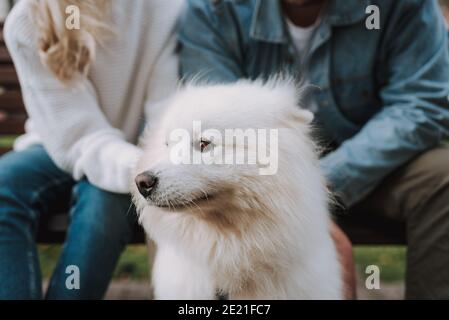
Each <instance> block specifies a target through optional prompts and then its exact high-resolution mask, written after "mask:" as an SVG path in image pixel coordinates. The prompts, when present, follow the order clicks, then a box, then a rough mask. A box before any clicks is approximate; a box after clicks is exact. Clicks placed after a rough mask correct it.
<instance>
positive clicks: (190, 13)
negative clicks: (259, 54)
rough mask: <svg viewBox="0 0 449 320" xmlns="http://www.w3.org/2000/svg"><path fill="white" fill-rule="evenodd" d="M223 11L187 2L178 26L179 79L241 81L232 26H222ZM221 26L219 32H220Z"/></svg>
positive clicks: (203, 3)
mask: <svg viewBox="0 0 449 320" xmlns="http://www.w3.org/2000/svg"><path fill="white" fill-rule="evenodd" d="M226 10H227V8H226V7H224V4H213V2H212V1H204V0H189V1H188V6H187V8H186V10H185V11H184V13H183V14H182V15H181V17H180V20H179V22H178V37H179V44H180V51H179V55H180V76H181V77H182V78H183V79H184V80H189V79H198V80H201V79H207V81H210V82H232V81H236V80H238V79H239V78H242V77H244V75H243V73H242V70H243V69H242V68H241V64H240V62H239V60H240V58H239V54H238V53H237V52H236V50H237V47H238V46H237V45H235V44H233V43H231V42H232V41H233V40H232V39H233V38H234V37H233V34H235V33H234V32H233V30H232V28H234V27H235V26H233V24H230V23H229V24H226V28H223V24H224V23H223V21H220V20H223V19H226V15H227V12H226ZM220 26H221V28H220Z"/></svg>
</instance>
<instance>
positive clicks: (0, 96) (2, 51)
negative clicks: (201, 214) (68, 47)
mask: <svg viewBox="0 0 449 320" xmlns="http://www.w3.org/2000/svg"><path fill="white" fill-rule="evenodd" d="M26 118H27V114H26V111H25V107H24V105H23V101H22V95H21V93H20V85H19V79H18V78H17V74H16V72H15V70H14V65H13V63H12V60H11V57H10V55H9V53H8V50H7V49H6V45H5V42H4V40H3V25H0V136H14V135H18V134H21V133H23V131H24V124H25V120H26ZM8 150H9V147H6V146H0V155H1V154H3V153H5V152H7V151H8Z"/></svg>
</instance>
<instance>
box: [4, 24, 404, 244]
mask: <svg viewBox="0 0 449 320" xmlns="http://www.w3.org/2000/svg"><path fill="white" fill-rule="evenodd" d="M0 28H1V25H0ZM0 35H2V32H1V30H0ZM26 118H27V115H26V111H25V107H24V104H23V101H22V97H21V94H20V86H19V81H18V78H17V75H16V73H15V71H14V66H13V64H12V61H11V58H10V56H9V54H8V51H7V49H6V47H5V44H4V42H3V37H2V36H0V137H1V136H5V135H8V136H11V135H19V134H21V133H23V130H24V123H25V120H26ZM7 151H9V148H8V147H1V146H0V155H1V154H3V153H5V152H7ZM67 224H68V216H67V214H64V213H62V214H61V213H55V214H54V215H51V216H50V217H48V218H45V219H43V220H42V221H40V226H39V231H38V237H37V240H38V242H40V243H61V242H63V241H64V237H65V231H66V228H67ZM339 224H340V225H341V227H342V228H343V230H345V232H346V233H347V234H348V235H349V238H350V239H351V240H352V242H353V243H354V244H369V245H381V244H382V245H383V244H405V232H404V226H403V225H401V224H399V223H397V222H394V221H391V220H388V219H386V218H381V217H378V216H376V217H370V216H366V215H363V214H360V215H354V216H350V217H342V218H341V219H340V220H339ZM140 242H142V243H143V242H144V235H143V232H142V230H141V228H140V227H138V226H136V236H135V237H134V239H133V243H140Z"/></svg>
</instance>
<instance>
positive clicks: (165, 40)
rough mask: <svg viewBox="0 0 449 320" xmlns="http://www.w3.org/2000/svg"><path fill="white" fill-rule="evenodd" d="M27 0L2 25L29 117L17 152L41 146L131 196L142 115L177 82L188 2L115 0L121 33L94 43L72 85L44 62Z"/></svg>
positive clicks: (71, 168)
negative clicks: (180, 29)
mask: <svg viewBox="0 0 449 320" xmlns="http://www.w3.org/2000/svg"><path fill="white" fill-rule="evenodd" d="M30 1H33V0H21V1H19V3H18V4H17V5H16V6H15V7H14V9H13V11H12V12H11V13H10V15H9V16H8V18H7V20H6V23H5V29H4V36H5V41H6V44H7V46H8V49H9V51H10V53H11V56H12V58H13V61H14V64H15V67H16V71H17V74H18V76H19V80H20V84H21V87H22V93H23V99H24V103H25V107H26V109H27V112H28V114H29V117H30V119H29V120H28V122H27V125H26V132H27V133H26V134H25V135H24V136H22V137H20V138H19V139H18V140H17V141H16V143H15V149H16V150H20V149H23V148H26V147H28V146H29V145H31V144H36V143H42V144H43V145H44V147H45V149H46V150H47V152H48V153H49V155H50V157H51V158H52V159H53V161H54V162H55V163H56V165H57V166H58V167H60V168H61V169H62V170H64V171H66V172H68V173H70V174H71V175H72V176H73V177H74V178H75V179H76V180H79V179H81V178H83V177H87V179H88V180H89V181H90V182H91V183H92V184H94V185H96V186H98V187H100V188H102V189H104V190H107V191H111V192H116V193H128V192H129V186H130V181H131V177H130V172H131V168H132V166H133V165H134V163H135V161H136V159H137V158H138V157H139V155H140V153H141V151H140V149H139V148H138V147H137V146H136V142H137V139H138V135H139V132H140V129H141V127H142V125H143V122H144V121H143V119H145V120H146V121H147V122H149V121H151V119H152V118H154V113H155V112H156V111H157V110H156V109H157V108H158V106H159V107H160V105H161V102H162V101H163V100H164V99H165V98H166V97H167V96H168V95H169V94H170V93H171V92H172V90H173V89H174V88H175V87H176V79H177V58H176V54H175V43H176V41H175V36H174V27H175V22H176V19H177V17H178V14H179V12H180V10H181V8H182V4H183V0H132V1H129V0H113V1H112V2H113V10H112V11H113V24H114V25H113V27H114V31H115V33H116V35H114V37H113V38H112V39H108V40H107V42H106V43H105V44H104V45H103V46H97V52H96V58H95V61H94V63H93V65H92V67H91V69H90V71H89V74H88V77H87V78H86V79H83V80H81V81H79V83H77V84H76V85H74V86H71V87H70V88H67V87H66V86H64V85H63V84H62V83H60V82H59V81H58V80H57V79H56V78H55V77H54V76H53V75H52V74H51V73H50V72H49V71H48V70H47V69H46V68H45V66H44V65H43V64H42V63H41V61H40V58H39V54H38V50H37V45H36V44H37V42H36V38H37V37H36V31H35V30H36V28H35V26H34V25H33V23H32V20H31V19H30V16H29V5H30ZM81 27H82V26H81Z"/></svg>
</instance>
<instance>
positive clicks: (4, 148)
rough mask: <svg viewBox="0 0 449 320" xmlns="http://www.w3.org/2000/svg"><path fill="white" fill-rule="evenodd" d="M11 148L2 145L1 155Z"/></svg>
mask: <svg viewBox="0 0 449 320" xmlns="http://www.w3.org/2000/svg"><path fill="white" fill-rule="evenodd" d="M10 150H11V148H6V147H0V156H1V155H3V154H5V153H7V152H8V151H10Z"/></svg>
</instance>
